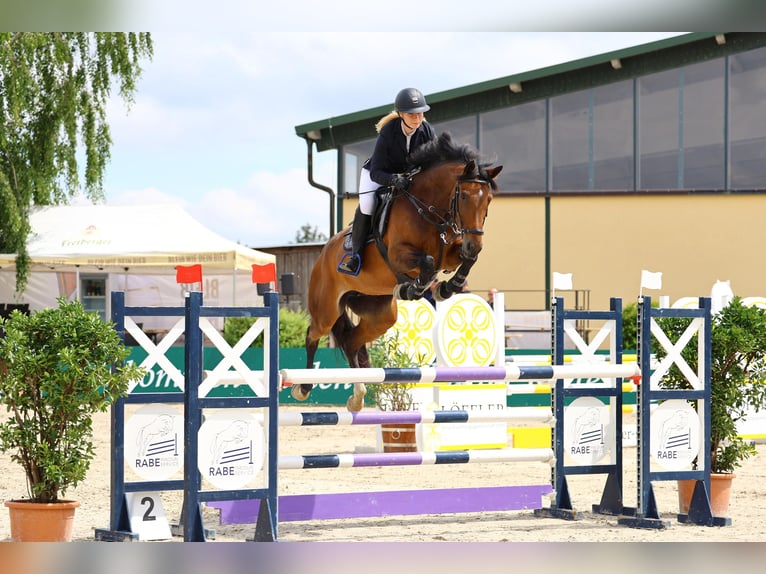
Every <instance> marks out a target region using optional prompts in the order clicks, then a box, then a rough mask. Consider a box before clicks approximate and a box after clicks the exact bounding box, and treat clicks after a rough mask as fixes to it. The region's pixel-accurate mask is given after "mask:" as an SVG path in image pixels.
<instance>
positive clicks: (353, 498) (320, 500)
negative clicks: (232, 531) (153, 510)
mask: <svg viewBox="0 0 766 574" xmlns="http://www.w3.org/2000/svg"><path fill="white" fill-rule="evenodd" d="M552 492H553V490H552V488H551V485H550V484H542V485H527V486H497V487H488V488H439V489H429V490H402V491H391V492H351V493H342V494H300V495H292V496H280V497H279V505H278V518H279V521H280V522H292V521H298V520H327V519H335V518H371V517H380V516H405V515H419V514H449V513H460V512H488V511H501V510H532V509H537V508H542V497H543V496H544V495H546V494H551V493H552ZM206 504H207V505H208V506H209V507H212V508H218V509H220V511H221V524H253V523H255V522H256V520H257V517H258V507H259V506H260V500H237V501H224V502H208V503H206Z"/></svg>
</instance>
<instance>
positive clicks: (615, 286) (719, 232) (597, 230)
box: [295, 33, 766, 309]
mask: <svg viewBox="0 0 766 574" xmlns="http://www.w3.org/2000/svg"><path fill="white" fill-rule="evenodd" d="M426 98H427V100H428V102H429V104H430V105H431V110H430V111H429V112H428V114H427V119H428V120H429V122H431V123H432V124H433V125H434V127H435V128H436V131H437V132H440V131H450V132H451V133H452V135H453V137H454V138H455V139H458V140H461V141H465V142H469V143H472V144H474V145H475V146H476V147H478V148H479V149H480V150H481V152H482V154H484V155H485V156H486V157H491V158H496V161H495V163H496V164H502V165H503V166H504V168H503V172H502V173H501V174H500V177H499V178H498V184H499V186H500V191H499V193H498V194H497V195H496V197H495V200H494V201H493V203H492V206H491V208H490V212H489V217H488V219H487V223H486V227H485V230H486V235H485V247H484V250H483V251H482V254H481V256H480V258H479V261H478V263H477V264H476V266H475V267H474V268H473V270H472V272H471V276H470V278H469V281H470V285H471V288H472V290H474V291H484V292H486V290H487V289H489V288H490V287H497V288H499V289H501V290H502V291H504V292H505V294H506V297H505V299H506V308H511V309H546V308H548V305H549V297H550V291H551V287H552V285H551V278H552V275H553V272H560V273H572V274H573V280H574V287H575V288H576V289H577V290H578V296H579V297H581V298H582V299H584V300H585V301H586V302H587V301H588V300H589V305H590V306H591V307H593V308H606V307H607V306H608V303H609V298H610V297H613V296H614V297H622V298H623V299H624V300H625V301H626V302H629V301H631V300H635V298H636V296H637V295H638V294H639V288H640V279H641V271H642V270H644V269H646V270H651V271H653V272H662V273H663V285H662V289H661V290H659V291H652V292H648V294H650V295H652V296H655V297H656V296H659V295H668V296H669V297H670V300H671V301H674V300H676V299H678V298H680V297H684V296H699V295H708V294H709V293H710V289H711V287H712V285H713V284H714V283H715V282H716V280H719V279H720V280H729V281H730V282H731V285H732V287H733V289H734V292H735V294H737V295H742V296H759V295H760V296H766V271H764V270H762V269H761V268H760V257H759V255H758V253H759V252H758V249H759V248H760V246H761V245H763V244H764V243H766V231H764V226H763V225H762V223H761V221H760V219H761V217H762V214H764V213H766V33H692V34H684V35H680V36H676V37H672V38H668V39H665V40H661V41H658V42H653V43H649V44H643V45H640V46H635V47H632V48H628V49H624V50H619V51H614V52H610V53H606V54H601V55H598V56H593V57H589V58H584V59H580V60H575V61H572V62H567V63H563V64H560V65H557V66H551V67H547V68H543V69H539V70H533V71H529V72H524V73H521V74H516V75H513V76H507V77H503V78H498V79H494V80H488V81H486V82H482V83H479V84H473V85H469V86H464V87H458V88H455V89H453V90H448V91H445V92H439V93H433V94H426ZM392 107H393V106H392V104H387V105H384V106H380V107H377V108H372V109H367V110H363V111H359V112H354V113H349V114H347V115H343V116H339V117H333V118H328V119H323V120H319V121H316V122H312V123H309V124H305V125H300V126H296V128H295V129H296V134H297V135H298V136H299V137H302V138H304V139H305V140H306V142H307V145H308V147H309V158H308V161H309V180H310V182H311V183H312V185H315V186H317V187H318V188H319V189H320V190H321V191H322V192H323V193H325V192H327V191H328V188H327V187H326V186H323V185H319V184H317V183H316V182H314V181H313V179H312V174H311V162H312V154H313V151H314V149H316V151H317V152H322V151H329V150H334V151H335V152H336V153H337V154H338V189H337V191H336V197H337V203H336V206H335V209H336V210H337V214H338V216H337V218H335V219H334V221H336V222H346V221H349V220H350V219H351V214H352V213H353V210H354V208H355V206H356V191H357V181H358V174H359V170H360V168H361V164H362V162H363V161H364V160H365V159H366V158H367V157H368V156H369V154H370V153H371V151H372V148H373V145H374V141H375V140H374V138H375V131H374V124H375V122H376V121H377V120H378V119H379V118H380V117H381V116H383V115H385V114H386V113H388V112H389V111H390V110H391V109H392ZM331 217H332V216H331ZM336 227H337V223H336ZM570 295H571V294H567V296H570ZM586 305H587V303H586Z"/></svg>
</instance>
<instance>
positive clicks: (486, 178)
mask: <svg viewBox="0 0 766 574" xmlns="http://www.w3.org/2000/svg"><path fill="white" fill-rule="evenodd" d="M502 169H503V166H497V167H493V168H488V167H487V166H483V165H480V164H478V163H477V162H476V161H475V160H470V161H469V162H468V163H466V165H465V167H464V169H463V172H462V173H461V174H460V175H459V176H458V177H457V181H456V183H455V195H454V197H453V199H452V202H453V204H452V208H451V211H452V212H453V213H454V216H455V218H454V220H455V229H454V231H455V233H456V234H458V235H459V236H460V239H461V246H460V253H461V257H462V258H463V259H476V257H477V256H478V255H479V252H480V251H481V249H482V247H483V239H484V237H483V236H484V220H485V219H486V218H487V211H488V210H489V203H490V202H491V201H492V197H493V192H494V191H495V190H496V189H497V184H496V183H495V178H496V177H497V175H498V174H499V173H500V171H501V170H502Z"/></svg>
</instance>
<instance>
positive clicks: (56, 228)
mask: <svg viewBox="0 0 766 574" xmlns="http://www.w3.org/2000/svg"><path fill="white" fill-rule="evenodd" d="M29 220H30V225H31V228H32V233H31V234H30V236H29V242H28V244H27V248H28V250H29V255H30V259H31V263H32V270H33V271H34V270H40V269H43V270H44V269H51V268H57V267H62V266H67V267H72V266H75V265H77V266H80V267H81V268H90V269H99V270H103V269H105V268H107V267H108V268H112V269H113V270H114V269H120V270H124V269H125V268H129V269H131V270H134V271H135V270H140V271H142V272H143V273H168V272H170V271H173V270H174V269H175V267H176V266H177V265H192V264H196V263H201V264H202V267H203V270H208V269H209V270H213V269H215V270H219V271H220V270H227V271H244V272H248V273H249V272H250V271H251V269H252V265H253V264H258V265H264V264H266V263H274V262H275V261H276V258H275V257H274V255H271V254H269V253H263V252H261V251H256V250H255V249H250V248H248V247H245V246H243V245H240V244H238V243H235V242H233V241H230V240H228V239H225V238H223V237H221V236H220V235H218V234H216V233H214V232H212V231H210V230H209V229H208V228H206V227H205V226H204V225H202V224H201V223H199V222H198V221H197V220H196V219H194V218H193V217H192V216H191V215H189V214H188V213H186V211H184V210H183V209H182V208H181V207H179V206H176V205H64V206H52V207H42V208H38V209H36V210H34V211H33V213H32V214H31V215H30V218H29ZM15 260H16V255H15V254H0V267H2V268H3V269H7V268H8V267H11V266H14V265H15Z"/></svg>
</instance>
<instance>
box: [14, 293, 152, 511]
mask: <svg viewBox="0 0 766 574" xmlns="http://www.w3.org/2000/svg"><path fill="white" fill-rule="evenodd" d="M58 304H59V306H58V307H57V308H50V309H43V310H40V311H37V312H34V313H32V314H31V315H25V314H22V313H20V312H18V311H14V312H13V313H12V314H11V316H10V317H8V318H6V319H1V320H0V328H2V329H3V330H4V331H5V337H4V338H2V339H0V405H2V406H4V407H5V409H6V411H7V412H8V418H7V419H6V420H4V421H3V422H2V423H0V450H2V451H3V452H8V451H10V452H11V460H13V461H14V462H17V463H19V464H20V465H21V466H22V468H23V469H24V472H25V473H26V478H27V491H28V494H29V497H30V499H31V500H32V501H33V502H57V501H58V500H59V496H61V495H63V494H65V492H66V490H67V488H69V487H70V486H73V487H74V486H77V484H78V483H79V482H80V481H81V480H83V479H84V478H85V475H86V473H87V471H88V468H89V467H90V463H91V461H92V459H93V456H94V454H95V451H94V447H93V423H92V418H93V414H94V413H96V412H103V411H105V410H106V409H107V408H108V407H109V406H110V405H111V404H112V403H113V402H114V401H115V400H116V399H117V398H118V397H120V396H123V395H124V394H125V393H126V392H127V388H128V385H129V383H130V382H131V381H133V380H140V379H142V378H143V374H144V370H143V369H141V368H139V367H138V366H137V365H133V364H125V363H124V361H125V359H126V358H127V356H128V354H129V352H130V349H129V348H128V347H126V346H125V345H124V344H123V343H122V342H121V341H120V338H119V336H118V335H117V332H116V331H115V330H114V328H113V326H112V324H111V323H110V322H107V321H104V320H102V319H101V318H100V317H99V316H98V314H97V313H90V312H87V311H86V310H85V308H84V307H83V306H82V304H81V303H79V302H71V303H67V302H66V300H65V299H64V298H59V300H58Z"/></svg>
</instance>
